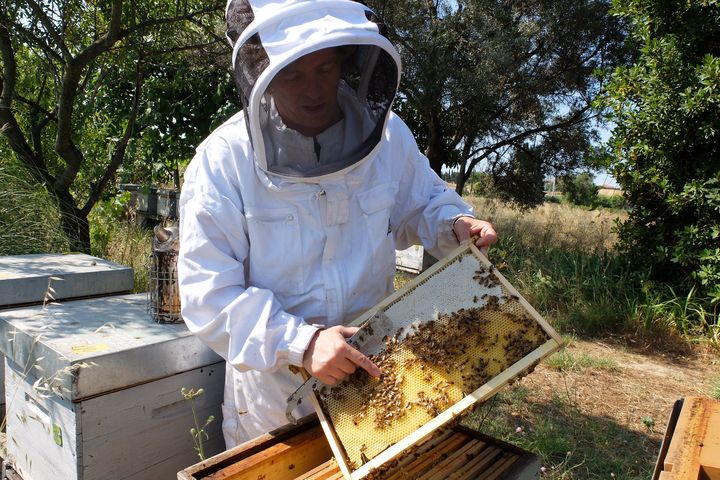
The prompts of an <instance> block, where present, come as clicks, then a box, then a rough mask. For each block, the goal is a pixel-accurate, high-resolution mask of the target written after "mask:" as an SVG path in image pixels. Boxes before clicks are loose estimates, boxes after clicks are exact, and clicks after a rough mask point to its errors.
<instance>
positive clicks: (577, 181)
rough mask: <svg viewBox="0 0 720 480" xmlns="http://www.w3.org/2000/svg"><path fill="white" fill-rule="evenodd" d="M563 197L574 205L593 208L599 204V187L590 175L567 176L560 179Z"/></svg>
mask: <svg viewBox="0 0 720 480" xmlns="http://www.w3.org/2000/svg"><path fill="white" fill-rule="evenodd" d="M560 189H561V190H562V192H563V196H564V197H565V198H566V199H567V200H568V201H569V202H570V203H572V204H574V205H582V206H586V207H592V206H595V205H596V204H597V198H598V190H599V187H598V186H596V185H595V183H594V182H593V177H592V175H591V174H590V173H587V172H586V173H581V174H579V175H566V176H564V177H562V178H561V179H560Z"/></svg>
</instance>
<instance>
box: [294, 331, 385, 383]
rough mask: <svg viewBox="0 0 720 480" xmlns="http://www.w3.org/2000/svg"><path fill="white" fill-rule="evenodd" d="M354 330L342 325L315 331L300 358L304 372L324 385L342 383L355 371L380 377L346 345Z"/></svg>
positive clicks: (370, 365)
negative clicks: (359, 369)
mask: <svg viewBox="0 0 720 480" xmlns="http://www.w3.org/2000/svg"><path fill="white" fill-rule="evenodd" d="M357 330H358V327H344V326H342V325H338V326H336V327H331V328H328V329H325V330H318V331H317V333H316V334H315V336H314V337H313V339H312V340H311V341H310V344H309V345H308V348H307V350H305V355H304V356H303V367H305V370H307V371H308V373H309V374H310V375H312V376H313V377H316V378H317V379H318V380H320V381H321V382H323V383H325V384H327V385H334V384H336V383H337V382H339V381H341V380H345V379H346V378H347V377H348V375H350V374H351V373H353V372H354V371H355V369H356V368H357V367H361V368H364V369H365V370H366V371H367V372H368V373H369V374H370V375H372V376H374V377H377V376H379V375H380V369H379V368H378V367H377V365H375V364H374V363H373V362H372V361H370V359H369V358H368V357H366V356H365V355H363V354H362V353H360V352H359V351H358V350H356V349H354V348H353V347H351V346H350V345H348V343H347V342H346V339H347V338H350V337H352V336H353V334H354V333H355V332H357Z"/></svg>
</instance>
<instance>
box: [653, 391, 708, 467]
mask: <svg viewBox="0 0 720 480" xmlns="http://www.w3.org/2000/svg"><path fill="white" fill-rule="evenodd" d="M686 479H693V480H696V479H697V480H720V401H718V400H713V399H711V398H704V397H689V398H686V399H684V400H679V401H678V402H676V404H675V408H673V412H672V414H671V416H670V420H669V421H668V427H667V430H666V432H665V438H664V440H663V442H662V446H661V448H660V455H659V456H658V462H657V465H656V467H655V472H654V474H653V480H686Z"/></svg>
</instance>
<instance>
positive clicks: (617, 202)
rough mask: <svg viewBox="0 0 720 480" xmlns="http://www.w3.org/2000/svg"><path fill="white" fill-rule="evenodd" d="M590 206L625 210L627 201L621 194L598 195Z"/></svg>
mask: <svg viewBox="0 0 720 480" xmlns="http://www.w3.org/2000/svg"><path fill="white" fill-rule="evenodd" d="M592 207H594V208H608V209H611V210H625V209H626V208H627V202H626V201H625V197H623V196H622V195H598V196H597V197H596V198H595V201H594V202H593V205H592Z"/></svg>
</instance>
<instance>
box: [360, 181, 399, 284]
mask: <svg viewBox="0 0 720 480" xmlns="http://www.w3.org/2000/svg"><path fill="white" fill-rule="evenodd" d="M396 190H397V185H396V184H393V183H386V184H383V185H378V186H377V187H373V188H371V189H370V190H366V191H364V192H362V193H360V194H358V203H359V205H360V210H361V212H362V216H363V219H364V220H365V224H366V232H367V235H368V238H367V245H368V246H369V247H370V249H371V252H370V253H371V255H372V259H373V260H372V266H373V268H372V273H373V275H379V276H381V277H386V276H388V275H390V276H392V275H393V272H394V271H395V238H394V236H393V234H392V232H391V229H390V213H391V212H392V208H393V206H394V205H395V192H396Z"/></svg>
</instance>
